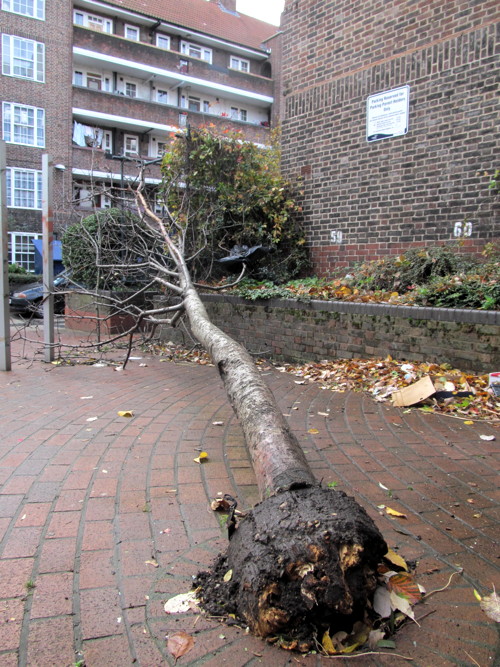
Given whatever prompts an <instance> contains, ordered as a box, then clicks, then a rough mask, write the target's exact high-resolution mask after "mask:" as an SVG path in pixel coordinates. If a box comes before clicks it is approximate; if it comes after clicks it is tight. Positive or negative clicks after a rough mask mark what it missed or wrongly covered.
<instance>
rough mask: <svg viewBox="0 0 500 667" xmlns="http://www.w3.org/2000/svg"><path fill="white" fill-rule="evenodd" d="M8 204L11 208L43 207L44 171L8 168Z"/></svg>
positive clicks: (35, 208)
mask: <svg viewBox="0 0 500 667" xmlns="http://www.w3.org/2000/svg"><path fill="white" fill-rule="evenodd" d="M6 173H7V178H6V182H7V206H8V207H9V208H30V209H34V210H41V208H42V172H41V171H35V170H34V169H16V168H14V167H11V168H8V169H7V170H6Z"/></svg>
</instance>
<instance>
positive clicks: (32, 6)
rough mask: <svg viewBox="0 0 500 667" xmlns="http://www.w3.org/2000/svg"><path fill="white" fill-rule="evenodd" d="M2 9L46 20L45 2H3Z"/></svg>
mask: <svg viewBox="0 0 500 667" xmlns="http://www.w3.org/2000/svg"><path fill="white" fill-rule="evenodd" d="M2 9H4V10H5V11H6V12H13V13H14V14H22V15H23V16H31V18H34V19H40V21H44V20H45V0H2Z"/></svg>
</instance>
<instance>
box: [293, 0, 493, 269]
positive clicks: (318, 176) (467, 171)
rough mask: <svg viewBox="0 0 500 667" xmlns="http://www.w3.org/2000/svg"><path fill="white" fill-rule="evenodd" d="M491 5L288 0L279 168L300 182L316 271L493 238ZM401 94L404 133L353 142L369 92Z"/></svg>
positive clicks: (360, 135) (362, 126)
mask: <svg viewBox="0 0 500 667" xmlns="http://www.w3.org/2000/svg"><path fill="white" fill-rule="evenodd" d="M499 18H500V6H499V5H498V3H497V2H492V1H490V0H484V1H482V2H481V1H475V2H474V1H473V0H469V1H467V2H465V1H461V2H454V3H450V2H447V1H445V0H425V1H423V0H399V1H396V0H392V1H387V2H380V1H379V0H364V1H362V2H354V1H353V0H343V1H342V0H340V1H337V2H325V1H324V0H300V2H297V0H288V1H287V2H286V5H285V12H284V14H283V25H282V28H283V30H284V38H283V39H284V47H283V48H284V53H283V92H284V95H285V102H284V104H285V111H284V122H283V166H284V169H285V172H286V173H287V175H289V176H291V177H293V178H295V177H301V178H302V186H303V187H302V189H303V191H304V197H303V202H302V203H303V208H304V217H305V223H306V226H307V230H308V232H307V236H308V242H309V244H310V246H311V250H312V255H313V261H314V264H315V268H316V271H317V272H318V273H322V274H328V273H329V272H331V270H332V269H333V268H335V267H337V266H339V265H349V264H352V263H353V262H355V261H359V260H363V259H365V258H374V257H377V256H380V255H383V254H387V253H400V252H401V251H402V250H404V248H405V247H408V246H409V245H415V244H416V245H423V246H425V245H430V244H435V243H442V242H447V241H450V240H452V239H454V238H456V234H457V233H458V232H459V225H460V224H461V225H462V229H463V228H464V222H467V223H470V225H467V231H470V232H471V236H470V237H468V238H467V242H466V244H465V248H466V249H471V250H474V249H477V248H478V247H480V246H482V245H483V244H484V243H485V242H488V241H494V240H495V239H498V237H499V227H500V224H499V222H500V221H499V215H498V213H499V197H498V195H495V194H494V193H493V192H492V191H491V190H488V182H489V179H488V177H487V176H485V175H484V172H487V173H488V174H492V173H493V171H494V169H495V168H498V167H499V166H500V164H499V162H498V139H499V130H498V112H499V111H500V108H499V105H498V89H497V84H498V72H499V68H498V53H499V51H500V40H499V37H498V31H497V30H496V28H497V24H498V22H499ZM403 85H409V86H410V112H409V131H408V133H407V134H406V135H404V136H400V137H396V138H389V139H383V140H380V141H375V142H370V143H369V142H367V141H366V100H367V97H368V96H369V95H372V94H375V93H378V92H382V91H385V90H390V89H392V88H396V87H399V86H403Z"/></svg>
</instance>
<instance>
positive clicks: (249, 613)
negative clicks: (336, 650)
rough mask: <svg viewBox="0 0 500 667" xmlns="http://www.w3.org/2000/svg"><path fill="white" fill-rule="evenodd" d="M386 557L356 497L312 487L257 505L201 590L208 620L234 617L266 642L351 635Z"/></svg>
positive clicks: (201, 577)
mask: <svg viewBox="0 0 500 667" xmlns="http://www.w3.org/2000/svg"><path fill="white" fill-rule="evenodd" d="M386 552H387V545H386V543H385V541H384V539H383V537H382V535H381V534H380V532H379V530H378V528H377V527H376V526H375V524H374V522H373V521H372V520H371V519H370V517H369V516H368V514H367V513H366V512H365V510H364V509H363V508H362V507H361V506H360V505H358V503H357V502H356V501H355V500H354V499H353V498H351V497H349V496H347V495H346V494H345V493H343V492H340V491H334V490H331V489H325V488H319V487H309V488H304V489H298V490H292V491H285V492H282V493H279V494H277V495H275V496H272V497H270V498H268V499H266V500H264V501H263V502H261V503H259V504H258V505H256V506H255V507H254V509H253V510H252V511H251V512H249V514H248V515H247V516H246V517H245V518H244V519H243V520H242V521H241V522H240V524H239V525H238V527H237V529H236V530H235V532H234V533H233V535H232V537H231V539H230V543H229V547H228V551H227V554H226V555H224V556H220V557H219V559H218V561H217V562H216V564H215V566H214V570H213V571H212V573H201V574H200V575H199V578H198V581H197V583H198V585H200V586H201V588H202V593H201V597H202V604H203V606H204V607H205V609H206V610H207V611H208V612H209V613H211V614H214V615H228V614H234V615H236V617H237V618H239V619H241V620H242V621H244V622H245V623H246V624H247V625H248V626H249V627H250V630H251V631H252V632H253V633H254V634H255V635H257V636H260V637H267V636H269V635H276V634H285V635H286V636H288V637H296V638H301V637H303V638H306V637H310V636H311V635H317V634H318V633H319V632H321V630H322V629H326V628H330V629H331V631H332V632H336V631H338V630H345V631H347V632H349V631H350V630H351V628H352V626H353V624H354V623H355V622H356V621H357V620H363V619H364V617H365V612H366V610H367V608H369V607H370V606H371V605H370V600H371V598H372V596H373V593H374V591H375V587H376V569H377V565H378V563H379V562H380V560H381V559H382V557H383V556H384V554H385V553H386Z"/></svg>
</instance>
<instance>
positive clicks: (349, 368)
mask: <svg viewBox="0 0 500 667" xmlns="http://www.w3.org/2000/svg"><path fill="white" fill-rule="evenodd" d="M277 369H278V370H279V371H281V372H283V373H291V374H292V375H295V376H296V377H298V378H302V380H304V381H309V382H319V383H320V384H321V385H322V387H323V388H325V389H329V390H330V391H338V392H345V391H366V392H368V393H369V394H371V396H372V397H373V398H374V399H375V400H376V401H379V402H384V401H389V400H390V398H391V395H392V394H393V393H394V392H395V391H397V390H398V389H402V388H404V387H407V386H409V385H411V384H413V383H414V382H416V381H417V380H419V379H420V378H422V377H424V376H426V375H429V376H431V377H432V379H433V381H434V384H435V385H436V388H437V389H442V390H443V391H444V392H447V393H448V394H449V395H448V396H447V397H445V398H443V399H437V398H435V397H432V396H431V397H430V398H428V399H426V400H425V401H423V402H422V403H421V404H420V405H419V409H420V410H422V411H424V412H434V413H437V414H445V415H451V416H455V417H459V418H463V419H472V420H482V421H490V422H493V421H500V399H499V398H498V397H495V395H494V394H493V393H492V392H491V391H490V390H489V389H488V376H487V375H473V374H470V373H463V372H461V371H460V370H457V369H453V368H452V367H451V366H449V364H441V365H438V364H431V363H416V362H412V363H408V362H404V361H396V360H394V359H393V358H392V357H390V356H389V357H387V358H386V359H336V360H334V361H321V362H318V363H307V364H281V365H279V366H278V367H277ZM460 394H468V395H460Z"/></svg>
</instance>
